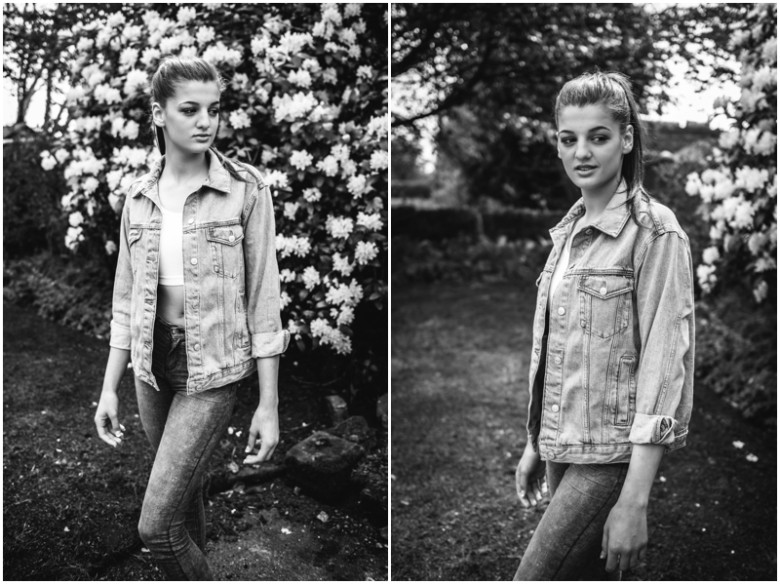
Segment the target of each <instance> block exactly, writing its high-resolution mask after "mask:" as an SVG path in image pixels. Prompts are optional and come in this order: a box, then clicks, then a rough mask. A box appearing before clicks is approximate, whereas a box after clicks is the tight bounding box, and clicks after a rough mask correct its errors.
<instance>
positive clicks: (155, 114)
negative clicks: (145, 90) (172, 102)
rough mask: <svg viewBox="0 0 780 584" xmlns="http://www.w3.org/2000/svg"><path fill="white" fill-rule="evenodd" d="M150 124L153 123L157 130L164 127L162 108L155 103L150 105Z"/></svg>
mask: <svg viewBox="0 0 780 584" xmlns="http://www.w3.org/2000/svg"><path fill="white" fill-rule="evenodd" d="M152 122H154V125H155V126H157V127H158V128H162V127H163V126H165V119H164V116H163V109H162V106H160V104H159V103H157V102H156V101H155V102H154V103H153V104H152Z"/></svg>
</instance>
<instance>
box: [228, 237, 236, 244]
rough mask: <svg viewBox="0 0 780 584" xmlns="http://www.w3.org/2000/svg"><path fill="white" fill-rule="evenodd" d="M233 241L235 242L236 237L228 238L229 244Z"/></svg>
mask: <svg viewBox="0 0 780 584" xmlns="http://www.w3.org/2000/svg"><path fill="white" fill-rule="evenodd" d="M235 240H236V236H235V235H231V236H230V237H228V241H229V242H231V243H232V242H234V241H235Z"/></svg>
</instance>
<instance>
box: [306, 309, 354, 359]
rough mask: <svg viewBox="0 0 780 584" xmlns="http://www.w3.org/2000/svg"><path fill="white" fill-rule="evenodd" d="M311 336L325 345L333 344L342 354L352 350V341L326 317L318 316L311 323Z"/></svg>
mask: <svg viewBox="0 0 780 584" xmlns="http://www.w3.org/2000/svg"><path fill="white" fill-rule="evenodd" d="M309 329H310V330H311V336H312V337H314V338H315V339H319V340H320V342H321V343H322V344H323V345H330V346H332V347H333V348H334V349H335V350H336V352H337V353H338V354H340V355H347V354H349V353H351V352H352V341H351V340H350V339H349V337H347V336H346V335H344V334H343V333H342V332H341V331H339V330H338V329H335V328H333V327H331V326H330V325H329V324H328V322H327V321H326V320H325V319H324V318H316V319H314V320H313V321H312V322H311V323H310V324H309Z"/></svg>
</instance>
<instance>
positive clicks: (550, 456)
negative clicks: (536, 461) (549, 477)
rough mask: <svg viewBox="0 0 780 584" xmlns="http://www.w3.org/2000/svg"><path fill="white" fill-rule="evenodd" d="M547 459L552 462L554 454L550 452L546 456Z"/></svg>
mask: <svg viewBox="0 0 780 584" xmlns="http://www.w3.org/2000/svg"><path fill="white" fill-rule="evenodd" d="M547 458H548V459H549V460H554V459H555V453H554V452H551V453H550V454H548V455H547Z"/></svg>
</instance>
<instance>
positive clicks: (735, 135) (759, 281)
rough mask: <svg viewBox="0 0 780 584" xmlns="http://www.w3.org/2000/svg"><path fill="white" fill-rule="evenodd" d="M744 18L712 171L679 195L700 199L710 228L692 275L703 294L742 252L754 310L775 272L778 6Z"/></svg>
mask: <svg viewBox="0 0 780 584" xmlns="http://www.w3.org/2000/svg"><path fill="white" fill-rule="evenodd" d="M748 18H749V20H750V21H751V23H752V24H751V25H749V26H747V27H745V28H744V29H743V28H740V29H739V30H737V31H735V33H734V34H733V36H732V39H731V47H732V48H733V49H734V50H736V51H739V55H740V60H741V62H742V78H741V80H740V85H741V87H742V94H741V96H740V98H739V99H738V101H737V102H736V103H734V104H730V103H729V102H728V101H726V100H724V99H720V100H718V101H717V102H716V104H715V106H716V108H718V107H719V108H722V109H723V110H724V112H725V113H727V114H729V115H730V116H731V117H732V118H733V119H734V123H733V125H732V127H731V128H730V129H728V130H726V131H725V132H723V133H722V134H721V136H720V139H719V143H718V146H719V148H716V149H715V151H714V156H713V161H714V163H715V165H716V166H715V167H714V168H708V169H706V170H704V171H703V172H701V173H695V172H694V173H691V174H690V175H688V177H687V183H686V185H685V190H686V192H687V193H688V194H689V195H691V196H697V197H699V198H700V199H701V201H702V205H701V207H700V212H701V214H702V215H703V217H704V218H705V219H706V220H707V221H709V223H710V232H709V236H710V240H711V246H710V247H708V248H706V249H705V250H704V252H703V253H702V264H701V265H699V266H698V268H697V270H696V273H697V277H698V280H699V284H700V286H701V288H702V290H703V291H704V292H710V291H712V289H713V287H714V286H715V285H716V284H717V281H718V267H719V266H722V265H724V264H725V263H728V262H734V263H736V262H738V261H739V260H737V259H736V258H737V256H738V255H740V254H745V253H746V254H747V257H748V258H749V261H748V262H747V269H748V272H749V274H750V276H751V279H752V282H753V296H754V297H755V299H756V301H757V302H759V303H760V302H762V301H763V300H765V299H766V297H767V294H768V293H769V282H771V281H773V280H774V278H775V274H776V270H777V262H776V257H777V97H776V96H777V32H776V29H775V28H774V27H773V26H771V24H772V22H775V21H776V19H777V7H776V6H775V5H773V4H763V5H756V7H755V8H754V9H753V10H752V11H751V13H750V15H749V17H748Z"/></svg>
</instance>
